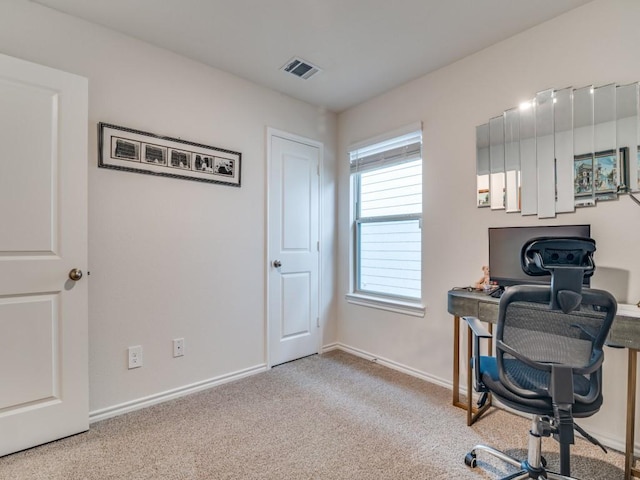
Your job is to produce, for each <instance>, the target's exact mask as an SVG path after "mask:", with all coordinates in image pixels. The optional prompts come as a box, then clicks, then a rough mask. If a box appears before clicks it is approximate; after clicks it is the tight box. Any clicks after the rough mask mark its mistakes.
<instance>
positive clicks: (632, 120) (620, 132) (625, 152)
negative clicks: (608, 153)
mask: <svg viewBox="0 0 640 480" xmlns="http://www.w3.org/2000/svg"><path fill="white" fill-rule="evenodd" d="M616 118H617V120H616V138H617V142H616V145H617V147H618V157H619V160H618V161H619V164H620V170H619V171H620V187H619V189H618V191H619V192H628V191H632V192H635V191H638V189H639V188H638V187H639V185H638V177H639V175H638V164H637V161H638V156H637V155H636V154H635V152H637V151H638V128H639V125H638V84H637V83H632V84H631V85H620V86H618V88H617V90H616Z"/></svg>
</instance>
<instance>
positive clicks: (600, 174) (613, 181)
mask: <svg viewBox="0 0 640 480" xmlns="http://www.w3.org/2000/svg"><path fill="white" fill-rule="evenodd" d="M593 183H594V186H595V191H596V198H597V199H598V200H613V199H616V198H618V193H617V192H618V184H619V179H618V157H617V155H616V151H615V150H607V151H604V152H597V153H596V154H595V160H594V164H593Z"/></svg>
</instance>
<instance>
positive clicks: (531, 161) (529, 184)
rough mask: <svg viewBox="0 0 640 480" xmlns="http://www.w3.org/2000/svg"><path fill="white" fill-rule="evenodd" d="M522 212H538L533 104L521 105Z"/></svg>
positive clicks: (533, 213) (531, 213)
mask: <svg viewBox="0 0 640 480" xmlns="http://www.w3.org/2000/svg"><path fill="white" fill-rule="evenodd" d="M518 110H519V111H520V176H521V180H520V184H521V186H520V211H521V212H522V215H535V214H536V213H537V211H538V187H537V185H538V173H537V172H536V119H535V115H534V110H533V102H525V103H523V104H522V105H520V108H519V109H518Z"/></svg>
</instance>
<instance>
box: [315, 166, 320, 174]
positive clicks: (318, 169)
mask: <svg viewBox="0 0 640 480" xmlns="http://www.w3.org/2000/svg"><path fill="white" fill-rule="evenodd" d="M316 175H318V176H320V165H316Z"/></svg>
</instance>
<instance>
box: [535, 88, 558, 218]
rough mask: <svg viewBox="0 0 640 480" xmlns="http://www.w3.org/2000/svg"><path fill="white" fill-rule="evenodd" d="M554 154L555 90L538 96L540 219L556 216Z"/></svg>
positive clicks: (537, 144) (537, 147)
mask: <svg viewBox="0 0 640 480" xmlns="http://www.w3.org/2000/svg"><path fill="white" fill-rule="evenodd" d="M554 152H555V146H554V139H553V90H545V91H543V92H539V93H538V94H537V95H536V163H537V166H538V168H537V172H538V218H553V217H555V216H556V175H555V169H554V163H555V161H554V158H555V157H554Z"/></svg>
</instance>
